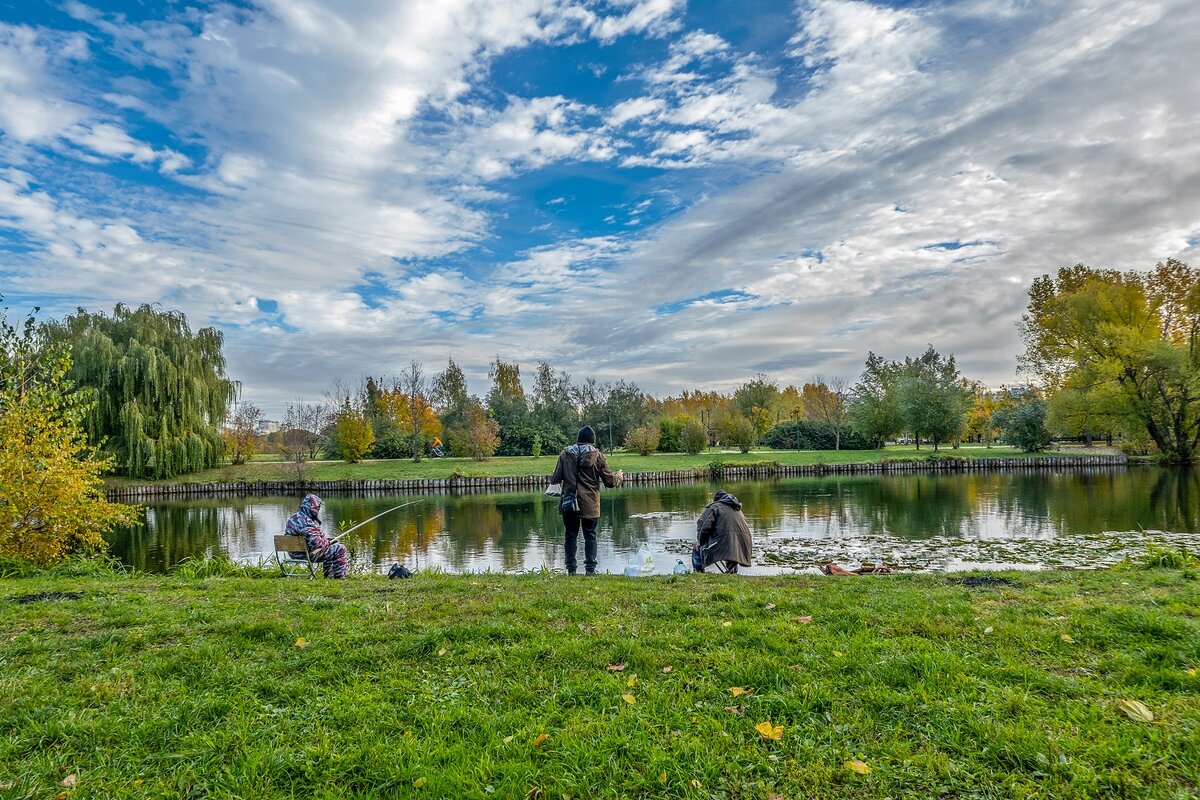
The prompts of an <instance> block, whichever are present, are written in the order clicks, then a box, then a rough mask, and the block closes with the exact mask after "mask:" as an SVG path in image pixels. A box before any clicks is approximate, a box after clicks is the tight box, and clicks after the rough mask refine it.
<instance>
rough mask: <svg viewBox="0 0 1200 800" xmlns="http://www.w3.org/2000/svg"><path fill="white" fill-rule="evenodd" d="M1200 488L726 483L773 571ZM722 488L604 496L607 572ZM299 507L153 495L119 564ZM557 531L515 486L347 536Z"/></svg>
mask: <svg viewBox="0 0 1200 800" xmlns="http://www.w3.org/2000/svg"><path fill="white" fill-rule="evenodd" d="M1198 483H1200V472H1197V471H1196V470H1186V469H1185V470H1172V469H1158V468H1131V469H1128V470H1119V469H1117V470H1110V469H1097V470H1094V471H1072V472H1061V473H1049V472H1041V471H1037V472H1035V471H1030V472H1021V473H1003V474H1001V473H992V474H968V475H955V474H909V475H888V476H879V475H863V476H839V477H826V478H801V479H793V480H785V481H747V482H742V483H737V484H733V485H731V486H730V487H728V488H730V489H731V490H732V491H734V492H735V493H736V494H737V495H738V496H739V497H740V498H741V500H742V503H743V506H744V510H745V513H746V517H747V519H748V520H749V521H750V523H751V528H752V530H753V532H754V536H755V547H756V551H757V558H756V560H758V561H760V562H765V563H763V564H762V565H760V567H758V568H757V569H758V571H777V570H778V569H780V568H781V565H787V564H795V563H798V560H808V561H813V560H825V559H828V558H844V557H851V558H852V557H855V555H856V554H862V555H863V557H868V556H870V555H871V554H872V553H874V554H875V555H876V556H877V557H891V558H896V557H899V558H901V560H904V559H905V558H906V557H908V556H913V555H914V554H915V555H922V554H923V555H928V553H929V552H930V548H931V547H933V546H934V545H935V544H937V543H941V542H950V543H962V542H975V543H980V542H1003V543H1007V544H1005V545H1004V547H1003V548H1001V549H999V550H995V552H999V553H1001V554H1003V555H1004V557H1005V558H1018V560H1019V552H1018V553H1017V555H1015V556H1014V555H1013V553H1014V552H1016V551H1017V550H1019V548H1016V550H1014V547H1013V546H1012V543H1014V542H1035V543H1052V544H1054V545H1055V546H1060V547H1070V546H1073V543H1078V542H1079V541H1081V539H1082V538H1084V537H1088V536H1094V535H1097V534H1102V533H1104V532H1106V531H1107V532H1112V531H1137V530H1140V529H1145V530H1159V531H1179V532H1194V531H1196V530H1197V519H1198V518H1200V509H1198V508H1197V504H1198V503H1200V485H1198ZM713 490H714V487H713V486H709V485H705V484H686V485H676V486H660V487H645V488H631V489H622V490H618V491H611V492H606V493H605V495H604V501H603V503H602V507H603V517H602V519H601V522H600V540H601V546H600V567H601V570H609V571H613V572H620V571H621V569H622V567H623V566H624V565H626V564H629V563H633V561H634V560H635V556H636V553H637V551H638V549H639V547H641V546H642V545H643V544H645V545H647V546H648V547H649V548H650V550H651V551H652V553H653V554H654V557H655V561H656V566H657V567H658V568H659V569H661V570H669V569H670V568H671V566H672V565H673V564H674V563H675V559H676V558H677V557H680V556H681V555H683V553H684V552H685V551H686V549H687V543H688V542H690V541H691V539H692V538H693V537H694V524H695V519H696V516H697V515H698V514H699V512H700V510H701V509H702V508H703V507H704V505H705V503H706V502H707V500H708V499H709V498H710V497H711V495H712V492H713ZM325 499H326V520H325V523H326V528H327V529H328V530H329V531H331V532H333V531H336V530H338V529H341V528H345V527H349V526H350V525H352V524H354V522H355V521H358V520H364V519H368V518H370V517H372V516H374V515H375V514H378V513H380V512H381V511H384V510H386V509H388V508H390V507H391V506H393V505H395V503H396V498H395V497H393V496H389V495H375V496H370V497H336V496H330V497H326V498H325ZM297 503H298V498H289V497H255V498H223V499H219V500H191V501H184V502H171V503H162V504H154V505H151V506H149V507H148V508H147V509H146V514H145V524H144V525H142V526H138V527H133V528H126V529H122V530H120V531H117V532H116V533H115V535H114V536H113V537H112V549H113V551H114V552H115V553H116V554H117V555H118V556H119V557H120V558H121V559H122V560H123V561H125V563H127V564H129V565H131V566H133V567H135V568H137V569H140V570H146V571H151V572H155V571H162V570H165V569H166V568H168V567H169V566H171V565H172V564H175V563H178V562H179V561H180V560H182V559H184V558H187V557H195V556H200V555H203V554H204V553H205V552H206V551H207V552H212V553H223V554H227V555H229V556H230V557H232V558H234V559H238V560H243V561H251V562H252V561H256V560H260V559H266V558H269V557H270V555H271V547H272V537H273V536H274V535H275V534H277V533H279V532H281V531H282V530H283V525H284V523H285V521H286V519H287V517H288V516H289V515H290V514H291V513H292V512H293V511H294V510H295V508H296V506H297ZM561 539H562V535H561V523H560V519H559V517H558V515H557V514H556V513H555V511H554V506H553V503H552V501H550V500H547V499H546V498H545V497H543V496H542V495H541V494H534V493H524V492H520V493H500V494H484V495H463V496H449V495H438V496H430V497H423V498H420V499H419V500H418V501H417V502H415V503H413V504H412V505H410V506H406V507H405V508H402V509H400V510H398V511H396V512H394V513H392V514H388V515H386V516H384V517H383V518H381V519H379V520H377V521H374V522H371V523H368V524H367V525H364V526H363V527H362V528H360V529H359V530H358V531H356V532H354V533H353V534H351V535H350V536H349V537H347V539H346V540H345V541H346V543H347V544H348V545H349V547H350V549H351V552H352V554H353V557H354V559H355V562H356V563H357V564H358V565H360V566H361V567H364V568H376V569H377V568H381V567H383V568H386V566H388V565H390V564H391V563H394V562H403V563H405V564H408V565H409V566H410V567H413V568H418V569H427V568H430V567H437V568H441V569H445V570H449V571H480V570H488V569H490V570H500V571H508V572H511V571H522V570H532V569H539V568H541V567H543V566H549V567H552V568H553V567H559V566H560V565H561V563H562V561H563V552H562V541H561ZM939 546H940V545H939ZM1044 549H1045V548H1044V547H1043V548H1042V550H1043V551H1044ZM970 552H972V553H975V554H979V553H982V552H984V551H981V550H979V548H978V547H976V548H975V549H974V550H971V551H970ZM988 552H991V551H988ZM956 559H957V560H958V561H962V554H961V553H959V554H949V555H948V556H947V557H946V559H944V563H946V564H950V563H951V562H952V561H954V560H956ZM1042 560H1043V561H1045V560H1046V559H1045V558H1044V552H1043V557H1042Z"/></svg>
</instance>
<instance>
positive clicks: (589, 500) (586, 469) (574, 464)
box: [550, 425, 625, 575]
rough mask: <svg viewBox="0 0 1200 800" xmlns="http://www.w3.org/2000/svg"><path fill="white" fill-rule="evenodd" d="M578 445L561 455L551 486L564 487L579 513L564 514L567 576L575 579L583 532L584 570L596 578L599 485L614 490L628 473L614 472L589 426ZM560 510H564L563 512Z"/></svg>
mask: <svg viewBox="0 0 1200 800" xmlns="http://www.w3.org/2000/svg"><path fill="white" fill-rule="evenodd" d="M577 439H578V441H577V442H576V443H575V444H573V445H571V446H570V447H567V448H566V449H564V450H563V451H562V452H561V453H559V455H558V463H557V464H555V465H554V474H553V475H551V476H550V482H551V483H561V484H562V487H563V495H564V496H565V495H569V494H573V495H574V496H575V500H576V505H577V506H578V509H577V510H575V509H568V510H567V511H565V512H563V515H562V516H563V527H564V528H566V537H567V574H569V575H574V574H575V571H576V569H577V568H578V565H577V563H576V560H575V556H576V551H577V549H578V545H579V531H580V530H581V529H582V530H583V568H584V570H585V571H586V574H588V575H595V574H596V524H597V523H598V522H599V521H600V484H601V483H603V484H604V485H605V486H607V487H609V488H612V487H614V486H620V485H621V483H622V482H623V481H624V480H625V471H624V470H617V471H616V472H612V471H611V470H610V469H609V468H608V462H607V461H605V459H604V454H603V453H601V452H600V451H599V450H597V449H596V432H595V431H594V430H592V427H591V426H590V425H584V426H583V427H582V428H581V429H580V430H579V436H578V437H577ZM560 510H561V509H560Z"/></svg>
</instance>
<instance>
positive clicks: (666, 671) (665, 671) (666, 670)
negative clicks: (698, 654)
mask: <svg viewBox="0 0 1200 800" xmlns="http://www.w3.org/2000/svg"><path fill="white" fill-rule="evenodd" d="M670 674H671V665H670V664H667V665H666V666H665V667H663V675H670ZM1192 674H1193V675H1195V674H1196V670H1192Z"/></svg>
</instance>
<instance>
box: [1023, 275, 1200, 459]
mask: <svg viewBox="0 0 1200 800" xmlns="http://www.w3.org/2000/svg"><path fill="white" fill-rule="evenodd" d="M1021 333H1022V336H1023V338H1024V340H1025V353H1024V355H1023V357H1022V360H1021V366H1022V369H1024V370H1025V371H1026V372H1028V373H1029V374H1031V375H1033V376H1035V377H1036V378H1037V379H1038V380H1039V382H1040V383H1041V384H1042V386H1043V387H1044V388H1045V390H1046V392H1047V394H1048V395H1049V403H1050V405H1051V407H1052V408H1053V407H1054V406H1059V405H1061V404H1073V405H1074V406H1075V407H1077V408H1087V409H1089V413H1090V414H1092V415H1093V416H1094V417H1097V418H1106V419H1109V420H1112V421H1113V422H1114V423H1118V424H1120V426H1121V427H1124V428H1125V429H1126V430H1127V431H1129V432H1130V433H1136V432H1139V431H1144V432H1145V434H1146V435H1148V436H1149V437H1150V439H1151V440H1152V441H1153V442H1154V444H1155V445H1156V446H1157V447H1158V450H1159V453H1160V454H1161V456H1162V457H1163V459H1164V460H1167V461H1171V462H1178V463H1190V462H1192V461H1193V460H1195V457H1196V449H1197V446H1198V445H1200V273H1197V271H1196V270H1193V269H1192V268H1191V267H1189V266H1187V265H1186V264H1184V263H1182V262H1180V261H1176V260H1174V259H1171V260H1168V261H1167V262H1166V263H1160V264H1158V265H1157V266H1156V267H1155V268H1154V269H1153V270H1151V271H1149V272H1141V271H1136V270H1133V271H1129V272H1119V271H1117V270H1112V269H1093V268H1092V267H1088V266H1084V265H1083V264H1078V265H1076V266H1074V267H1069V268H1063V269H1060V270H1059V271H1058V273H1057V274H1056V275H1055V276H1054V277H1051V276H1049V275H1043V276H1041V277H1040V278H1037V279H1036V280H1034V282H1033V285H1032V286H1031V287H1030V289H1029V307H1028V310H1027V312H1026V314H1025V315H1024V316H1022V318H1021Z"/></svg>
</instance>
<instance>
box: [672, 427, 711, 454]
mask: <svg viewBox="0 0 1200 800" xmlns="http://www.w3.org/2000/svg"><path fill="white" fill-rule="evenodd" d="M679 440H680V441H679V443H680V445H681V446H682V447H683V452H685V453H690V454H691V455H696V454H697V453H702V452H704V450H705V449H707V448H708V428H706V427H705V426H704V423H703V422H701V421H700V420H698V419H692V420H688V422H687V423H686V424H685V425H684V426H683V430H682V431H681V432H680V434H679Z"/></svg>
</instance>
